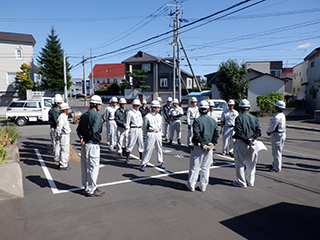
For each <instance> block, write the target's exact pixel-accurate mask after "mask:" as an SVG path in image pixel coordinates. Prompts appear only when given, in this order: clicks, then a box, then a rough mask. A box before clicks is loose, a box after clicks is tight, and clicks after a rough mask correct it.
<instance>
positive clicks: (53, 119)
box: [48, 94, 63, 162]
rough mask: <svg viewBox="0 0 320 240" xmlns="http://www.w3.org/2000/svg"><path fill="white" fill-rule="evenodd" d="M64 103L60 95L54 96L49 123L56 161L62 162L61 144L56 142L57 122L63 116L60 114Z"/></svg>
mask: <svg viewBox="0 0 320 240" xmlns="http://www.w3.org/2000/svg"><path fill="white" fill-rule="evenodd" d="M61 103H63V99H62V97H61V95H60V94H56V95H55V96H54V106H53V107H52V108H51V109H50V110H49V113H48V115H49V122H50V137H51V141H52V150H53V153H54V157H53V159H54V161H55V162H59V161H60V142H59V141H56V136H57V133H56V128H57V121H58V118H59V116H60V114H61V112H60V104H61Z"/></svg>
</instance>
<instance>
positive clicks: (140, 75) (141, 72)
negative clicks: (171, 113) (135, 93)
mask: <svg viewBox="0 0 320 240" xmlns="http://www.w3.org/2000/svg"><path fill="white" fill-rule="evenodd" d="M127 73H128V76H129V77H132V78H133V80H134V88H140V89H142V90H146V89H148V88H150V86H148V85H144V84H145V83H146V82H145V81H144V79H146V78H147V76H146V75H145V74H146V73H147V70H145V69H138V70H135V69H134V70H132V72H130V71H128V72H127Z"/></svg>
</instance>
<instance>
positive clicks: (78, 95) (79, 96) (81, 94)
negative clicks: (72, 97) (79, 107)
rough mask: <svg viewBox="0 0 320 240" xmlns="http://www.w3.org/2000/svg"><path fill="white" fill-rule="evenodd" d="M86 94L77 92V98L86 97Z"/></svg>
mask: <svg viewBox="0 0 320 240" xmlns="http://www.w3.org/2000/svg"><path fill="white" fill-rule="evenodd" d="M84 97H85V95H84V94H83V93H77V94H76V98H84Z"/></svg>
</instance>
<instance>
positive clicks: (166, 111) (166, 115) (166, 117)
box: [163, 97, 172, 142]
mask: <svg viewBox="0 0 320 240" xmlns="http://www.w3.org/2000/svg"><path fill="white" fill-rule="evenodd" d="M170 108H172V97H168V98H167V104H166V105H164V106H163V117H164V141H165V142H167V141H168V138H169V137H168V130H169V127H170V116H169V110H170Z"/></svg>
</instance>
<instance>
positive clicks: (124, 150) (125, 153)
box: [122, 148, 127, 156]
mask: <svg viewBox="0 0 320 240" xmlns="http://www.w3.org/2000/svg"><path fill="white" fill-rule="evenodd" d="M122 155H123V156H126V155H127V152H126V148H122Z"/></svg>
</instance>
